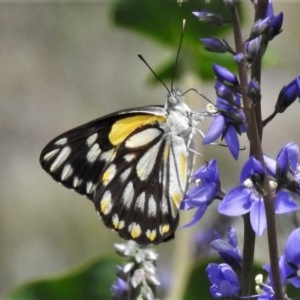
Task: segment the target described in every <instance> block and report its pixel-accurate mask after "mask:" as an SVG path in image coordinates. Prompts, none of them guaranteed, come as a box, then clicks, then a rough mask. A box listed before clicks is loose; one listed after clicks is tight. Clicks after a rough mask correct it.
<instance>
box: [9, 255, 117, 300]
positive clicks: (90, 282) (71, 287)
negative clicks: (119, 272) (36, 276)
mask: <svg viewBox="0 0 300 300" xmlns="http://www.w3.org/2000/svg"><path fill="white" fill-rule="evenodd" d="M118 263H120V260H119V259H117V258H111V257H109V258H103V257H102V258H99V259H97V260H95V261H93V262H92V263H89V264H88V265H84V266H82V267H80V268H78V269H76V270H72V271H70V272H69V273H67V274H65V275H62V276H59V277H55V278H50V279H40V280H37V281H34V282H32V283H29V284H26V285H24V286H21V287H19V288H18V289H16V290H14V291H12V292H11V293H9V294H8V295H6V296H5V299H10V300H13V299H22V300H29V299H30V300H34V299H36V300H38V299H44V300H47V299H49V300H50V299H72V300H79V299H110V298H111V293H110V287H111V284H112V283H113V281H114V280H115V279H116V265H117V264H118Z"/></svg>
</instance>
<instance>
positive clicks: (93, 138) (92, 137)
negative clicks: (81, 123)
mask: <svg viewBox="0 0 300 300" xmlns="http://www.w3.org/2000/svg"><path fill="white" fill-rule="evenodd" d="M97 138H98V133H94V134H92V135H90V136H89V137H88V138H87V139H86V144H87V146H88V147H91V146H92V145H93V144H94V143H95V142H96V140H97Z"/></svg>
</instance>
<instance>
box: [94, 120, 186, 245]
mask: <svg viewBox="0 0 300 300" xmlns="http://www.w3.org/2000/svg"><path fill="white" fill-rule="evenodd" d="M147 136H148V137H147ZM142 137H144V138H143V139H141V138H142ZM140 139H141V140H140ZM128 142H130V143H128ZM128 144H130V145H131V147H130V148H128V147H126V145H128ZM134 145H136V146H134ZM186 162H187V149H186V145H185V143H184V141H183V139H181V138H180V137H176V136H172V135H171V134H170V133H166V131H165V129H164V128H161V124H156V125H153V126H149V125H148V126H144V127H143V128H139V129H137V130H136V131H134V132H133V133H132V134H131V135H130V136H129V137H128V138H127V139H126V141H125V142H124V143H123V144H121V145H120V146H119V148H118V149H117V150H116V157H115V159H114V160H112V161H111V163H110V164H108V165H107V166H106V168H105V171H104V172H103V173H102V176H103V178H102V180H101V179H100V182H101V184H100V186H99V187H98V189H97V191H96V195H95V206H96V209H97V210H98V211H99V212H100V215H101V217H102V219H103V222H104V223H105V224H106V226H108V227H110V228H112V229H114V230H116V231H118V232H119V235H120V236H121V237H123V238H125V239H133V240H135V241H137V242H138V243H140V244H149V243H160V242H162V241H165V240H168V239H170V238H171V237H172V236H173V235H174V231H175V229H176V227H177V225H178V206H179V201H180V200H181V199H182V197H183V195H184V192H185V189H186V185H187V163H186ZM116 166H118V168H116Z"/></svg>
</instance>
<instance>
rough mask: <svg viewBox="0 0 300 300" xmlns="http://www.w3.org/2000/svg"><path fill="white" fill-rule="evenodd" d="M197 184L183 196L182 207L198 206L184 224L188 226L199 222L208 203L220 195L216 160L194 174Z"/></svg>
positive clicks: (184, 208)
mask: <svg viewBox="0 0 300 300" xmlns="http://www.w3.org/2000/svg"><path fill="white" fill-rule="evenodd" d="M193 180H194V182H195V186H194V187H192V188H191V189H190V190H189V191H188V192H187V194H186V195H185V197H184V198H183V200H182V202H181V204H180V209H183V210H187V209H192V208H197V211H196V213H195V215H194V217H193V218H192V220H191V221H190V222H189V223H188V224H186V225H184V227H188V226H191V225H194V224H195V223H196V222H198V221H199V220H200V219H201V217H202V216H203V215H204V213H205V211H206V209H207V207H208V205H209V204H210V203H211V202H212V201H213V200H214V199H215V198H217V197H218V195H219V190H220V179H219V169H218V165H217V161H216V160H211V161H210V162H208V163H207V164H205V165H203V166H202V167H200V168H199V169H198V170H197V171H196V172H195V173H194V175H193Z"/></svg>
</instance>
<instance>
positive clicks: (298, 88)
mask: <svg viewBox="0 0 300 300" xmlns="http://www.w3.org/2000/svg"><path fill="white" fill-rule="evenodd" d="M299 95H300V77H297V78H295V79H294V80H293V81H291V82H290V83H289V84H288V85H285V86H284V87H283V88H282V89H281V91H280V93H279V96H278V99H277V102H276V105H275V111H276V112H277V113H283V112H284V111H285V110H286V109H287V108H288V107H289V106H290V105H291V104H292V103H294V101H295V100H296V99H297V98H299Z"/></svg>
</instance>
